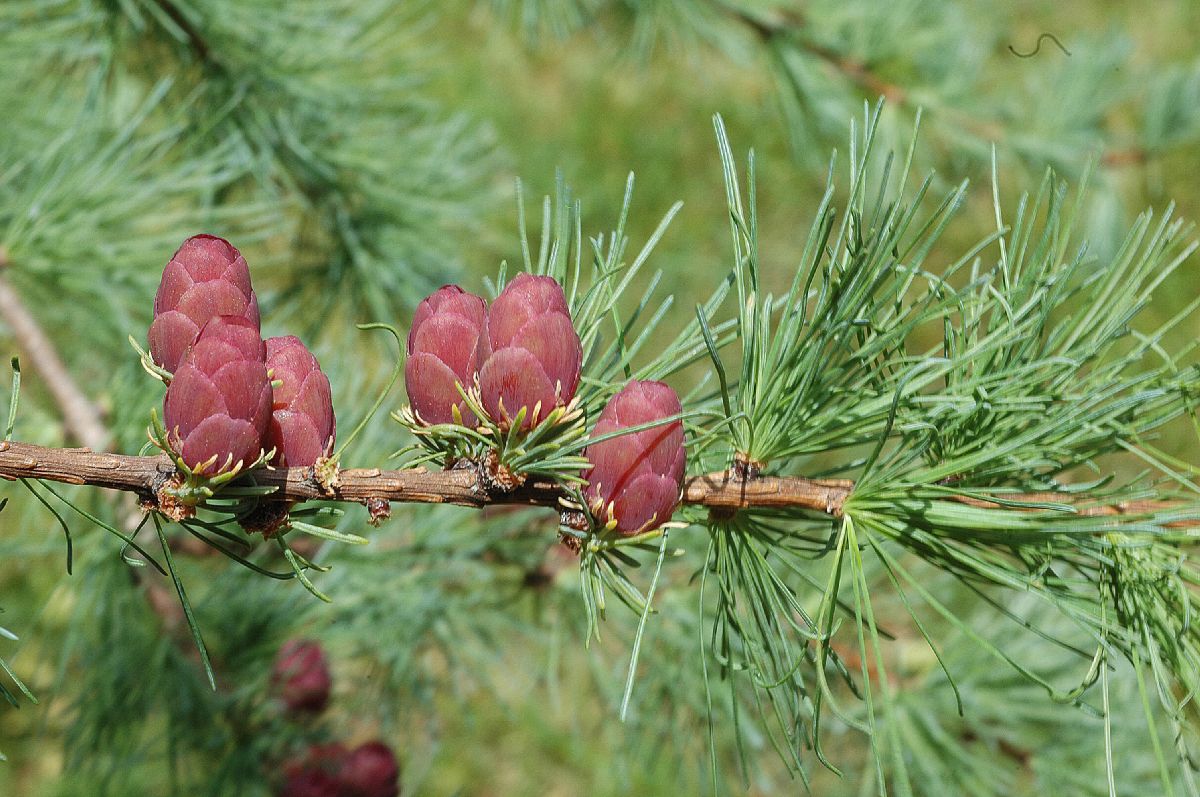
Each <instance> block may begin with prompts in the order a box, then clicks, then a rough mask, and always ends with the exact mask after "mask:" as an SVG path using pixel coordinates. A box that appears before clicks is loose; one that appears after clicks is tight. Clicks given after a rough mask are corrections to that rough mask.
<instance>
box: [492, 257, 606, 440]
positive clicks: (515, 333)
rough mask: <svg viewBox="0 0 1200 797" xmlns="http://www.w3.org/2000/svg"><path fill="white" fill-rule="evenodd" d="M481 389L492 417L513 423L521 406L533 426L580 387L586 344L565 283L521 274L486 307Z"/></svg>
mask: <svg viewBox="0 0 1200 797" xmlns="http://www.w3.org/2000/svg"><path fill="white" fill-rule="evenodd" d="M480 362H481V365H480V368H479V392H480V397H481V399H482V403H483V407H484V409H486V410H487V411H488V414H489V415H491V417H492V419H493V420H495V421H498V422H502V423H511V422H512V421H514V420H515V419H516V417H517V414H518V413H519V412H520V410H521V408H522V407H524V408H525V410H526V414H525V419H524V421H523V422H522V424H521V427H522V428H524V429H530V428H532V427H534V426H536V425H537V424H538V423H539V422H540V421H542V420H544V419H545V418H546V416H547V415H549V414H550V411H551V410H553V409H554V408H555V407H562V406H565V405H566V404H568V403H569V402H570V401H571V399H573V398H574V397H575V391H576V390H577V389H578V387H579V371H580V367H581V365H582V362H583V348H582V346H581V345H580V342H579V335H578V334H577V333H576V332H575V327H574V326H573V325H572V323H571V312H570V310H569V308H568V307H567V300H566V296H565V295H564V294H563V289H562V286H560V285H559V284H558V282H557V281H555V280H554V278H553V277H545V276H534V275H532V274H518V275H517V276H516V277H515V278H514V279H513V280H512V282H510V283H508V285H506V286H505V287H504V290H503V291H502V292H501V293H500V295H499V296H498V297H497V298H496V301H495V302H493V303H492V306H491V308H490V309H489V310H488V316H487V329H486V332H485V334H484V336H483V337H482V338H481V340H480Z"/></svg>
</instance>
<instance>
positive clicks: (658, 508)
mask: <svg viewBox="0 0 1200 797" xmlns="http://www.w3.org/2000/svg"><path fill="white" fill-rule="evenodd" d="M681 411H682V407H681V406H680V403H679V396H678V395H676V393H675V391H674V390H672V389H671V388H670V387H668V386H667V385H664V384H663V383H662V382H639V381H637V380H634V381H632V382H630V383H629V384H628V385H626V386H625V387H624V388H623V389H622V390H621V392H619V393H617V394H616V395H615V396H613V397H612V398H611V399H609V401H608V404H607V405H606V406H605V407H604V411H603V412H601V413H600V419H599V420H598V421H597V422H596V428H595V429H594V430H593V432H592V437H599V436H601V435H605V434H610V433H612V432H616V431H620V430H621V429H628V428H630V427H634V426H641V425H642V424H646V423H651V422H653V421H657V420H661V419H663V418H669V417H671V416H675V415H679V413H680V412H681ZM584 456H586V457H587V458H588V461H590V462H591V463H592V468H591V470H589V471H587V472H586V473H584V478H586V479H587V480H588V485H587V490H586V491H585V493H584V495H585V496H586V498H587V500H588V504H589V505H590V506H591V509H592V512H593V514H595V515H596V516H597V517H599V518H601V519H602V520H603V521H608V520H609V519H610V517H611V518H612V519H614V520H616V522H617V526H616V528H617V531H618V532H620V533H622V534H637V533H638V532H641V531H646V530H649V529H652V528H656V527H658V526H661V525H662V524H664V523H666V522H667V521H668V520H670V519H671V513H673V512H674V511H675V507H676V506H677V505H678V504H679V491H680V487H681V486H682V485H683V471H684V466H685V464H686V456H685V454H684V450H683V424H682V423H681V422H680V421H678V420H675V421H671V422H669V423H663V424H659V425H658V426H652V427H650V428H648V429H643V430H641V431H640V432H630V433H629V434H623V435H619V436H617V437H612V438H609V439H608V440H602V441H600V442H598V443H593V444H592V445H590V446H588V447H587V450H586V451H585V452H584ZM610 507H611V508H610ZM610 512H611V515H610V514H609V513H610Z"/></svg>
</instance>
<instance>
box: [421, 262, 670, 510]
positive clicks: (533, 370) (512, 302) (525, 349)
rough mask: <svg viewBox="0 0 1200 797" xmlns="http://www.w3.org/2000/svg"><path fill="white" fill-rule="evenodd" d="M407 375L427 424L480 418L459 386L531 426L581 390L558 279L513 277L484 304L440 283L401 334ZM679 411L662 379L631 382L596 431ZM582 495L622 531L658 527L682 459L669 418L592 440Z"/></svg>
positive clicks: (505, 420)
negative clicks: (405, 341) (404, 338)
mask: <svg viewBox="0 0 1200 797" xmlns="http://www.w3.org/2000/svg"><path fill="white" fill-rule="evenodd" d="M407 348H408V360H407V361H406V363H405V369H404V373H405V381H406V384H407V388H408V398H409V402H410V403H411V404H412V407H413V410H414V412H415V413H416V415H417V417H418V419H419V420H421V421H423V422H425V423H429V424H444V423H461V424H464V425H467V426H474V425H475V424H476V423H477V422H478V420H479V419H477V418H476V417H475V416H474V414H473V413H472V412H471V411H470V409H469V408H468V406H467V404H466V402H465V400H464V399H463V396H462V393H463V392H466V391H468V390H471V389H473V388H477V389H478V391H479V392H478V396H479V403H480V405H482V407H483V409H484V410H485V411H486V412H487V413H488V415H489V416H490V417H491V419H492V420H493V421H495V422H496V423H497V424H498V425H500V426H501V427H502V428H504V427H509V426H511V425H512V424H513V423H515V422H516V419H517V417H518V416H519V414H520V412H521V410H522V409H524V410H525V415H524V417H523V420H522V422H521V428H522V429H525V430H528V429H531V428H533V427H534V426H536V425H537V424H538V423H540V422H541V421H543V420H545V419H546V417H547V416H548V415H549V414H550V412H551V411H552V410H553V409H554V408H556V407H563V406H566V405H567V404H569V403H570V402H571V400H572V399H573V398H574V397H575V391H576V390H577V389H578V387H579V378H580V368H581V365H582V361H583V350H582V347H581V345H580V341H579V335H578V333H576V331H575V328H574V326H573V324H572V323H571V313H570V309H569V308H568V306H567V300H566V296H565V295H564V293H563V289H562V286H560V285H559V284H558V282H557V281H555V280H554V279H553V278H552V277H545V276H533V275H530V274H519V275H517V276H516V277H515V278H514V279H513V280H512V281H511V282H509V283H508V285H506V286H505V288H504V290H503V291H502V292H501V293H500V295H499V296H498V297H497V298H496V301H495V302H493V303H492V306H491V307H488V306H487V304H486V303H485V302H484V300H483V299H481V298H480V297H478V296H474V295H472V294H470V293H467V292H465V291H463V290H462V288H459V287H458V286H457V285H446V286H444V287H442V288H439V289H438V290H437V291H436V292H435V293H433V294H432V295H431V296H428V297H426V298H425V299H424V300H423V301H422V302H421V303H420V305H418V307H417V311H416V313H415V315H414V316H413V323H412V327H411V329H410V330H409V333H408V347H407ZM680 412H681V407H680V402H679V397H678V396H677V395H676V394H675V391H674V390H672V389H671V388H670V387H668V386H667V385H665V384H663V383H662V382H640V381H636V380H635V381H632V382H630V383H629V384H628V385H626V386H625V387H624V389H622V390H621V391H620V392H619V393H617V394H616V395H615V396H613V398H612V399H611V400H610V401H609V403H608V405H607V406H606V407H605V408H604V411H603V412H602V413H601V416H600V420H599V422H598V423H597V425H596V427H595V430H594V432H593V437H599V436H601V435H606V434H610V433H613V432H618V431H620V430H622V429H627V428H631V427H636V426H642V425H646V424H654V423H655V422H656V421H662V420H663V419H666V418H671V417H674V416H678V415H679V414H680ZM585 456H586V457H587V458H588V460H589V461H590V462H591V465H592V467H591V468H589V469H588V471H587V472H585V474H584V476H585V478H587V479H588V487H587V490H586V493H585V495H586V498H587V500H588V504H589V507H590V509H591V510H592V513H593V515H595V516H596V517H598V518H600V519H601V520H602V521H603V522H605V523H608V522H610V521H611V522H614V523H615V528H616V530H617V531H618V532H620V533H622V534H636V533H638V532H641V531H644V530H647V529H652V528H656V527H658V526H661V525H662V524H663V523H665V522H666V521H667V520H669V519H670V517H671V513H672V512H673V511H674V509H675V507H676V505H677V504H678V503H679V491H680V487H681V485H682V483H683V473H684V465H685V456H684V448H683V425H682V423H681V422H680V421H679V420H678V419H676V420H672V421H668V422H665V423H659V424H657V425H654V426H650V427H649V428H646V429H642V430H640V431H637V432H631V433H629V434H624V435H621V436H619V437H613V438H610V439H608V440H602V441H600V442H597V443H593V444H592V445H591V446H589V447H588V448H587V450H586V451H585Z"/></svg>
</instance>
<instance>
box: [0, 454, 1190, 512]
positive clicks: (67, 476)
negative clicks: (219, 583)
mask: <svg viewBox="0 0 1200 797" xmlns="http://www.w3.org/2000/svg"><path fill="white" fill-rule="evenodd" d="M174 474H175V466H174V465H173V464H172V463H171V461H170V460H169V459H168V458H167V457H166V456H162V455H160V456H154V457H139V456H130V455H127V454H101V453H96V452H94V451H89V450H88V449H83V448H46V447H43V446H36V445H31V444H29V443H20V442H16V441H8V442H0V478H3V479H19V478H28V479H44V480H47V481H55V482H64V483H67V484H80V485H90V486H92V487H102V488H106V489H110V490H123V491H126V492H132V493H136V494H137V495H138V496H139V497H140V498H141V499H142V500H143V501H145V502H147V503H148V504H149V505H150V506H152V507H153V506H157V504H158V496H159V491H160V490H161V489H162V488H163V487H164V486H165V485H167V483H168V482H169V481H170V479H171V477H172V476H173V475H174ZM338 482H339V484H338V485H337V486H336V487H333V488H331V489H329V490H326V488H324V487H323V486H322V485H321V484H320V483H319V482H318V481H317V480H316V479H315V478H314V476H313V473H312V469H311V468H260V469H256V470H254V471H253V472H251V473H247V474H246V475H245V476H243V477H241V478H240V479H239V480H238V481H236V482H234V483H235V484H254V485H257V486H262V487H274V488H276V490H275V492H274V493H272V494H271V497H270V500H272V501H288V502H301V501H309V500H314V499H320V500H331V501H351V502H355V503H362V504H366V505H367V506H368V508H372V507H375V508H379V507H386V506H387V504H388V503H389V502H397V503H421V504H457V505H459V506H469V507H475V508H482V507H485V506H496V505H527V506H545V507H550V508H556V509H557V508H559V507H560V506H561V501H562V500H563V498H564V497H565V495H564V493H563V491H562V490H561V488H560V487H559V486H558V485H556V484H555V483H554V482H549V481H533V480H530V481H527V482H525V484H523V485H521V486H520V487H518V488H516V489H515V490H512V491H509V492H501V491H497V490H489V489H488V488H487V487H486V486H485V485H484V484H483V482H482V480H481V479H480V478H479V476H478V474H477V473H476V472H475V471H473V470H470V469H458V470H447V471H427V470H424V469H410V470H381V469H379V468H349V469H346V470H342V471H340V472H339V473H338ZM853 490H854V482H852V481H847V480H843V479H808V478H804V477H799V476H790V477H774V476H755V477H752V478H748V479H742V478H739V477H737V476H734V475H732V474H730V473H726V472H719V473H709V474H705V475H701V476H693V477H691V478H689V479H688V480H687V481H686V482H685V483H684V487H683V502H684V503H685V504H691V505H695V506H703V507H708V508H709V509H712V510H713V511H715V512H732V511H736V510H738V509H747V508H751V507H759V508H763V507H769V508H779V509H786V508H791V509H803V510H808V511H811V512H815V513H818V514H824V515H828V516H829V517H833V518H837V517H841V515H842V511H843V507H844V505H845V503H846V500H847V499H848V498H849V497H850V494H851V493H852V492H853ZM949 500H954V501H958V502H960V503H964V504H969V505H972V506H981V507H1000V506H1001V505H1000V504H998V503H995V502H990V501H988V500H986V499H982V498H967V497H955V498H950V499H949ZM1063 500H1065V499H1064V496H1062V495H1059V494H1050V493H1044V494H1043V493H1034V494H1028V495H1021V496H1006V499H1005V501H1006V503H1005V505H1004V506H1009V505H1011V503H1012V502H1013V501H1022V502H1027V503H1029V504H1032V505H1038V504H1043V503H1046V502H1059V503H1061V502H1062V501H1063ZM1172 505H1173V504H1171V503H1170V502H1155V501H1134V502H1127V503H1122V504H1112V505H1105V506H1087V507H1080V508H1079V513H1080V514H1081V515H1087V516H1107V515H1122V514H1136V513H1145V512H1151V511H1157V510H1162V509H1165V508H1169V507H1170V506H1172ZM1033 508H1034V506H1031V507H1030V509H1033ZM373 511H376V510H373ZM1017 511H1022V510H1021V508H1019V507H1018V508H1017ZM1169 525H1172V526H1180V527H1196V526H1200V521H1192V520H1182V521H1178V522H1175V523H1171V524H1169Z"/></svg>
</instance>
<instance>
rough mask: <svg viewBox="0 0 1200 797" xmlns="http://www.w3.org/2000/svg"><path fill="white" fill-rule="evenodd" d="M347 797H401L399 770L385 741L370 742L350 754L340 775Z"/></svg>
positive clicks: (345, 796)
mask: <svg viewBox="0 0 1200 797" xmlns="http://www.w3.org/2000/svg"><path fill="white" fill-rule="evenodd" d="M338 782H339V783H340V784H341V786H342V794H343V795H344V797H398V795H399V794H400V767H399V765H398V764H397V763H396V756H395V755H393V753H392V749H391V748H390V747H388V746H387V745H386V744H384V743H383V742H367V743H366V744H361V745H359V746H358V747H356V748H354V749H353V750H351V751H350V753H349V755H347V756H346V758H345V760H344V761H343V762H342V769H341V771H340V772H338Z"/></svg>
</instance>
